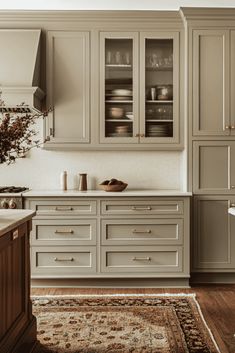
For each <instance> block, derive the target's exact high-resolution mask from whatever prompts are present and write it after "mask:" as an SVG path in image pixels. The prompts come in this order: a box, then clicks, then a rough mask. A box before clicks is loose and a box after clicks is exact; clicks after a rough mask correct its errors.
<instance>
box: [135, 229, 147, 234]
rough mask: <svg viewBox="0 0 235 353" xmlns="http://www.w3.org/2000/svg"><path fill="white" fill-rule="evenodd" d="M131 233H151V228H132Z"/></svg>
mask: <svg viewBox="0 0 235 353" xmlns="http://www.w3.org/2000/svg"><path fill="white" fill-rule="evenodd" d="M132 233H136V234H138V233H147V234H150V233H152V231H151V229H146V230H137V229H133V230H132Z"/></svg>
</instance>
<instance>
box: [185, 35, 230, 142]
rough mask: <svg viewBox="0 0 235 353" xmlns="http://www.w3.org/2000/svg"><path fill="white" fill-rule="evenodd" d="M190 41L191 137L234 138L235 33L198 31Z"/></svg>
mask: <svg viewBox="0 0 235 353" xmlns="http://www.w3.org/2000/svg"><path fill="white" fill-rule="evenodd" d="M192 40H193V51H192V55H193V57H192V60H193V66H192V70H193V72H192V77H193V86H192V90H193V102H192V114H193V136H205V135H207V136H215V137H216V136H230V135H235V31H230V30H227V29H226V30H225V29H197V30H193V39H192ZM230 80H231V81H230ZM230 82H231V86H230Z"/></svg>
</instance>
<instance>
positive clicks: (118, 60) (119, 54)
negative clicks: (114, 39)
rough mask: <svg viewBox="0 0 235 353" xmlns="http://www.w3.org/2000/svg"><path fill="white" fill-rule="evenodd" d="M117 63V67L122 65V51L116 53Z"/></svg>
mask: <svg viewBox="0 0 235 353" xmlns="http://www.w3.org/2000/svg"><path fill="white" fill-rule="evenodd" d="M115 61H116V64H117V65H121V53H120V51H116V53H115Z"/></svg>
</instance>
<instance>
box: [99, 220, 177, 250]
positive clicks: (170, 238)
mask: <svg viewBox="0 0 235 353" xmlns="http://www.w3.org/2000/svg"><path fill="white" fill-rule="evenodd" d="M101 222H102V226H101V239H102V244H104V245H124V244H126V245H127V244H129V245H147V244H153V245H154V244H159V245H165V244H182V241H183V219H177V218H175V219H166V218H165V219H154V220H153V219H138V220H137V219H113V220H109V219H105V220H102V221H101Z"/></svg>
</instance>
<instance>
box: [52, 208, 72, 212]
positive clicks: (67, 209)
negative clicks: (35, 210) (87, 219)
mask: <svg viewBox="0 0 235 353" xmlns="http://www.w3.org/2000/svg"><path fill="white" fill-rule="evenodd" d="M55 211H73V207H56V208H55Z"/></svg>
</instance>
